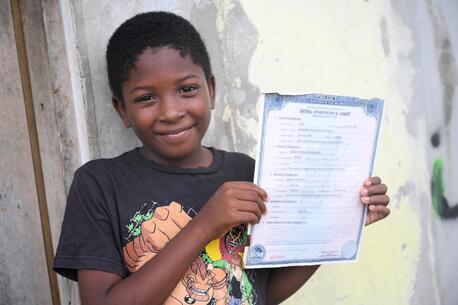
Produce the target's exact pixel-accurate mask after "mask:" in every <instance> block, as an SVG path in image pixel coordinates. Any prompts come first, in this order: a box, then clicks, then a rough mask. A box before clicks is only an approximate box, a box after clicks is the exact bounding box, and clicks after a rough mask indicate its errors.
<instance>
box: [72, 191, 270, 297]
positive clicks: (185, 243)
mask: <svg viewBox="0 0 458 305" xmlns="http://www.w3.org/2000/svg"><path fill="white" fill-rule="evenodd" d="M266 199H267V194H266V193H265V191H264V190H262V189H261V188H259V187H258V186H256V185H254V184H252V183H250V182H228V183H224V184H223V185H222V186H221V187H220V188H219V189H218V190H217V191H216V193H215V194H214V195H213V196H212V197H211V198H210V199H209V201H208V202H207V203H206V204H205V205H204V207H202V209H201V210H200V212H199V213H198V214H197V215H196V216H195V217H194V219H193V220H191V221H190V222H189V223H188V225H187V226H185V227H184V228H183V229H182V230H181V231H180V232H179V233H178V234H177V235H176V236H175V237H174V238H172V239H171V240H170V241H169V242H168V243H167V244H166V245H165V246H164V247H163V248H162V249H161V250H160V251H159V252H158V253H156V254H155V256H154V257H153V258H151V259H150V260H149V261H148V262H146V263H145V264H144V265H143V267H142V268H140V269H139V270H138V271H137V272H134V273H132V274H131V275H130V276H128V277H127V278H125V279H122V278H121V277H120V276H118V275H115V274H113V273H108V272H103V271H98V270H79V271H78V282H79V288H80V295H81V301H82V304H83V305H104V304H110V305H116V304H129V305H142V304H145V305H146V304H148V305H152V304H164V302H165V301H166V299H167V298H168V297H169V295H170V294H171V292H172V291H173V289H174V288H175V287H176V286H177V284H178V283H179V281H180V279H181V278H182V277H183V275H184V274H185V272H186V270H187V269H188V267H189V266H191V264H192V263H193V261H194V260H195V259H196V257H197V256H198V255H199V254H200V251H201V250H202V249H203V248H204V247H205V246H206V245H207V243H208V242H210V241H211V240H213V239H215V238H218V237H220V236H221V235H223V234H224V233H226V232H227V231H228V230H229V229H230V228H231V227H233V226H235V225H239V224H241V223H257V222H259V219H260V218H261V215H262V214H263V213H265V210H266V207H265V204H264V201H266Z"/></svg>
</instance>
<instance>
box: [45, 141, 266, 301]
mask: <svg viewBox="0 0 458 305" xmlns="http://www.w3.org/2000/svg"><path fill="white" fill-rule="evenodd" d="M211 150H212V152H213V156H214V158H213V162H212V164H211V165H210V166H209V167H205V168H192V169H190V168H177V167H170V166H163V165H160V164H157V163H155V162H153V161H151V160H147V159H145V158H143V157H142V156H141V154H140V153H139V151H138V149H134V150H132V151H129V152H127V153H124V154H122V155H121V156H119V157H116V158H112V159H100V160H94V161H90V162H88V163H87V164H85V165H83V166H82V167H81V168H80V169H78V170H77V172H76V173H75V177H74V180H73V183H72V186H71V189H70V193H69V196H68V200H67V207H66V210H65V216H64V222H63V224H62V233H61V236H60V241H59V245H58V248H57V253H56V258H55V261H54V270H55V271H56V272H58V273H59V274H61V275H63V276H65V277H68V278H70V279H72V280H76V279H77V276H76V275H77V270H78V269H95V270H101V271H106V272H111V273H115V274H118V275H120V276H121V277H127V276H129V274H130V273H132V272H135V271H137V270H138V269H140V268H141V267H142V266H143V264H144V263H146V262H147V261H148V260H149V259H152V258H154V255H155V254H156V253H158V252H159V251H160V250H161V249H162V248H163V247H164V246H165V245H166V243H167V242H168V241H169V240H170V239H172V238H173V237H174V236H175V235H176V234H177V233H178V232H179V231H180V230H181V229H182V228H183V227H184V226H185V225H186V224H187V223H188V222H189V221H190V220H191V219H192V217H193V216H194V215H196V214H197V213H198V212H199V210H200V208H201V207H202V205H204V204H205V203H206V202H207V200H208V199H209V198H210V197H211V196H212V195H213V194H214V193H215V191H216V190H217V189H218V187H219V186H220V185H221V184H223V183H224V182H226V181H252V179H253V173H254V160H253V159H252V158H250V157H248V156H246V155H244V154H240V153H229V152H225V151H221V150H217V149H211ZM215 217H218V215H215ZM247 242H248V237H247V233H246V227H245V226H239V227H234V228H233V229H231V230H230V231H229V232H228V233H227V234H226V235H224V236H223V237H221V238H220V239H219V240H214V241H212V242H210V243H209V244H208V245H207V246H206V247H205V249H202V252H201V254H200V256H199V257H198V258H196V260H195V261H194V262H193V264H192V266H190V267H189V269H188V271H187V272H186V274H185V276H184V277H183V279H182V280H181V281H180V282H179V283H178V285H177V287H176V288H175V290H174V291H173V292H172V294H171V296H170V298H174V299H175V300H174V301H178V302H181V303H182V304H217V303H220V302H222V304H227V303H232V304H237V303H238V302H240V304H241V303H246V304H264V303H265V287H266V282H267V278H268V272H269V271H268V270H264V269H255V270H243V268H241V265H242V263H241V261H242V256H243V250H244V246H245V245H246V243H247ZM164 268H167V267H166V266H164ZM232 285H238V286H237V287H232ZM207 301H208V302H207Z"/></svg>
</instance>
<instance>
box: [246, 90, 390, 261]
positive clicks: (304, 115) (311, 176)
mask: <svg viewBox="0 0 458 305" xmlns="http://www.w3.org/2000/svg"><path fill="white" fill-rule="evenodd" d="M261 102H262V112H261V117H260V121H259V125H260V127H259V139H258V154H257V160H256V169H255V178H254V180H255V181H254V182H255V183H256V184H258V185H260V186H261V187H262V188H264V189H265V190H266V191H267V193H268V194H269V197H270V201H269V202H268V203H267V215H264V216H263V217H262V219H261V222H260V223H259V224H257V225H254V226H251V227H250V246H249V247H247V249H246V251H245V255H244V261H245V267H246V268H264V267H282V266H294V265H312V264H322V263H329V262H343V261H355V260H356V259H357V255H358V249H359V245H360V240H361V233H362V229H363V226H364V220H365V215H366V209H365V205H363V204H361V202H360V200H359V198H360V195H359V190H360V189H361V187H362V183H363V181H364V180H365V179H366V178H367V177H369V176H370V175H371V171H372V167H373V164H374V159H375V151H376V146H377V140H378V134H379V130H380V122H381V117H382V112H383V101H382V100H380V99H370V100H365V99H359V98H355V97H346V96H334V95H322V94H306V95H280V94H265V95H263V96H262V101H261Z"/></svg>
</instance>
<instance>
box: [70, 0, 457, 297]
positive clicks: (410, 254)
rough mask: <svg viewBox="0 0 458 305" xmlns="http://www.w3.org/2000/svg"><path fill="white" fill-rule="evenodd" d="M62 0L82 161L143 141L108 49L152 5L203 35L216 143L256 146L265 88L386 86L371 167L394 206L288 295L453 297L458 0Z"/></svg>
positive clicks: (366, 92)
mask: <svg viewBox="0 0 458 305" xmlns="http://www.w3.org/2000/svg"><path fill="white" fill-rule="evenodd" d="M61 8H62V11H63V16H64V17H66V39H67V40H68V42H67V43H68V45H67V48H68V52H69V58H70V62H71V70H72V78H73V94H74V97H75V100H76V101H77V102H76V104H75V109H77V110H78V111H79V112H78V113H79V114H77V117H79V118H80V119H81V121H80V123H79V125H78V131H79V135H80V143H79V145H80V146H79V147H80V151H81V159H82V160H83V161H85V160H87V159H89V158H97V157H107V156H114V155H117V154H119V153H121V152H123V151H125V150H127V149H130V148H132V147H134V146H135V145H138V142H137V141H136V140H135V138H134V137H133V133H132V132H131V131H130V130H126V129H124V127H123V126H122V124H121V123H120V121H119V119H118V118H117V116H116V114H115V112H114V110H113V109H112V108H111V103H110V92H109V89H108V85H107V80H106V71H105V62H104V51H105V46H106V42H107V40H108V37H109V36H110V35H111V33H112V32H113V30H114V29H115V28H116V27H117V26H118V25H119V24H120V23H121V22H122V21H124V20H125V19H127V18H129V17H131V16H132V15H134V14H136V13H139V12H143V11H149V10H167V11H173V12H175V13H178V14H180V15H182V16H184V17H185V18H188V19H189V20H191V22H192V23H193V24H195V26H196V27H197V29H198V30H199V31H200V32H201V34H202V36H203V37H204V40H205V41H206V43H207V46H208V48H209V51H210V55H211V58H212V65H213V69H214V72H215V74H216V79H217V103H216V104H217V106H216V109H215V110H214V112H213V121H212V123H211V127H210V130H209V132H208V134H207V137H206V140H205V141H206V143H207V144H208V145H213V146H216V147H220V148H223V149H227V150H236V151H242V152H245V153H249V154H251V155H254V153H255V143H256V134H257V130H256V128H257V111H256V100H257V96H258V95H259V93H261V92H275V91H281V92H304V93H328V94H341V95H353V96H358V97H363V98H372V97H379V98H382V99H384V100H385V101H386V109H385V115H384V120H383V127H382V139H381V143H380V149H379V152H378V159H377V163H376V168H375V174H376V175H380V176H381V177H383V179H384V181H385V183H387V184H388V186H389V188H390V191H389V194H390V196H391V197H392V203H391V209H392V215H391V216H390V217H389V219H387V220H386V221H383V222H381V223H378V224H375V225H373V226H370V227H368V228H367V229H366V232H365V234H364V239H363V245H362V249H361V258H360V261H359V262H358V263H355V264H347V265H332V266H331V265H329V266H324V267H322V268H320V270H319V271H318V272H317V274H316V275H315V276H314V277H313V278H312V279H311V281H310V282H309V283H308V284H307V285H305V287H303V289H302V290H300V291H299V292H298V293H297V294H296V295H294V296H293V297H291V298H290V299H289V300H288V301H286V302H285V303H286V304H324V305H326V304H354V305H357V304H378V305H382V304H383V305H392V304H398V305H402V304H421V305H431V304H437V305H439V304H445V305H447V304H456V302H457V300H458V292H457V289H456V287H457V284H458V272H456V271H455V270H454V269H456V261H458V234H457V233H456V232H458V219H457V217H458V213H457V211H456V209H458V207H457V205H458V188H456V186H457V185H458V153H457V151H458V132H457V130H458V117H457V116H458V94H457V92H456V91H457V86H458V73H457V61H456V58H458V32H457V31H456V29H457V28H458V2H456V1H454V0H440V1H439V0H437V1H434V0H421V1H413V0H410V1H395V0H392V1H375V0H366V1H363V0H360V1H311V0H310V1H261V0H251V1H230V0H228V1H207V0H193V1H165V0H164V1H154V3H153V2H152V1H140V0H139V1H108V0H101V1H82V0H74V1H68V0H67V1H63V2H62V3H61ZM64 19H65V18H64ZM94 29H96V30H94ZM453 29H455V30H453ZM75 47H76V48H75ZM434 169H435V170H434ZM440 169H442V172H441V170H440ZM431 184H433V185H434V191H433V192H432V191H431ZM441 185H442V186H443V191H442V189H441V187H440V186H441ZM453 186H455V187H453ZM433 198H434V200H433ZM453 266H455V267H453Z"/></svg>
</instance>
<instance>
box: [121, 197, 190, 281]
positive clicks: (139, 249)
mask: <svg viewBox="0 0 458 305" xmlns="http://www.w3.org/2000/svg"><path fill="white" fill-rule="evenodd" d="M190 220H191V217H189V215H187V214H186V213H185V212H184V211H183V208H182V206H181V205H180V204H178V203H176V202H172V203H170V205H168V206H163V207H159V208H157V209H156V210H155V211H154V214H153V217H152V218H151V219H150V220H147V221H145V222H144V223H142V233H141V235H140V236H138V237H136V238H135V239H134V240H132V241H131V242H129V243H128V244H126V246H125V247H124V259H125V261H126V263H127V266H128V269H129V271H131V272H133V271H137V270H138V269H140V268H141V267H142V266H143V265H144V264H145V263H146V262H147V261H149V260H150V259H151V258H153V257H154V256H155V255H156V254H157V252H159V251H160V250H161V249H162V248H164V246H165V245H166V244H167V243H168V242H169V241H170V240H171V239H172V238H174V237H175V236H176V235H177V234H178V232H180V231H181V230H182V229H183V228H184V227H185V226H186V225H187V224H188V222H189V221H190Z"/></svg>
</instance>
